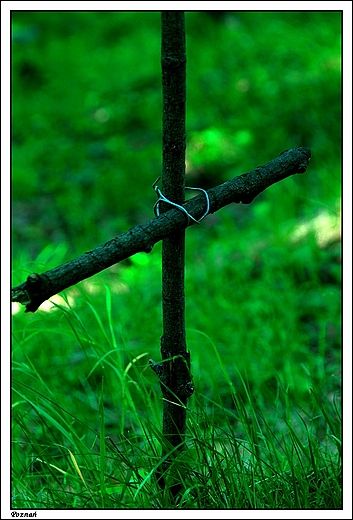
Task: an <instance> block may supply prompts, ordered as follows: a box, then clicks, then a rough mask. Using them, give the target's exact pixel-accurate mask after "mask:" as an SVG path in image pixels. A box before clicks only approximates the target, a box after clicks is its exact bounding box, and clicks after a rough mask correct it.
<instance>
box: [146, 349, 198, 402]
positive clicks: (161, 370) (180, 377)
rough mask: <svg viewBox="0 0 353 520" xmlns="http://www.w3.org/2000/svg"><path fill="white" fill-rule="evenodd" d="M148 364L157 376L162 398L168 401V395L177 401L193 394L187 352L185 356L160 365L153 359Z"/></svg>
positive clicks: (175, 357) (179, 356) (165, 361)
mask: <svg viewBox="0 0 353 520" xmlns="http://www.w3.org/2000/svg"><path fill="white" fill-rule="evenodd" d="M148 362H149V365H150V367H151V368H152V370H153V371H154V372H155V373H156V374H157V377H158V380H159V383H160V385H161V390H162V393H163V395H164V397H168V398H169V399H170V397H171V396H170V394H172V395H175V396H176V397H178V398H179V399H185V398H188V397H190V396H191V395H192V394H193V393H194V391H195V388H194V385H193V384H192V381H191V374H190V370H189V364H190V354H189V352H187V353H186V356H181V355H178V356H174V357H173V358H170V359H168V360H164V361H163V362H162V363H156V362H155V361H153V359H150V360H149V361H148ZM185 368H187V370H185Z"/></svg>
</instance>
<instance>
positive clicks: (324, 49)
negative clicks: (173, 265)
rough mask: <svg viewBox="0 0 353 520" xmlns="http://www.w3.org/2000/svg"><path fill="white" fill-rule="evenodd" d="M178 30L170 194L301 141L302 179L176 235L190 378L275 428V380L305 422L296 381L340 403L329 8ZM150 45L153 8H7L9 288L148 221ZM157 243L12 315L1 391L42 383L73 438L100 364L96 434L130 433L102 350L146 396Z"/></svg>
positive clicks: (337, 189)
mask: <svg viewBox="0 0 353 520" xmlns="http://www.w3.org/2000/svg"><path fill="white" fill-rule="evenodd" d="M186 35H187V185H190V186H195V187H202V188H205V189H208V188H210V187H212V186H216V185H217V184H219V183H221V182H224V181H225V180H227V179H230V178H232V177H234V176H235V175H238V174H241V173H244V172H246V171H250V170H252V169H254V168H255V167H256V166H258V165H261V164H264V163H266V162H268V161H269V160H271V159H272V158H274V157H276V156H277V155H278V154H279V153H280V152H282V151H283V150H285V149H289V148H292V147H296V146H306V147H309V148H310V149H311V151H312V159H311V162H310V164H309V168H308V170H307V172H306V173H305V174H304V175H300V176H299V175H298V176H292V177H291V178H288V179H286V180H285V181H282V182H281V183H278V184H276V185H274V186H272V187H271V188H269V189H268V190H266V192H265V193H263V194H261V195H259V196H258V197H257V198H256V199H255V200H254V202H253V203H252V204H251V205H249V206H245V205H244V206H242V205H237V206H236V205H233V206H229V207H227V208H224V209H222V210H221V211H219V212H218V213H217V214H215V215H211V216H209V217H207V219H205V221H203V222H202V224H201V226H193V227H192V228H191V229H189V230H188V231H187V245H186V302H187V303H186V323H187V338H188V347H189V349H190V351H191V360H192V371H193V375H194V382H195V387H196V390H197V392H198V395H199V396H203V398H204V399H206V400H207V399H211V400H212V401H213V402H218V403H219V402H221V403H222V406H225V407H229V408H230V409H232V408H233V406H234V404H233V402H232V398H231V395H230V392H229V381H231V382H232V385H234V388H236V390H237V392H239V393H240V394H241V395H245V394H246V391H245V390H244V385H243V383H242V381H241V378H243V380H244V381H246V385H247V388H248V389H249V391H250V392H251V393H252V395H254V396H256V399H258V400H259V402H260V401H261V402H262V403H263V406H264V409H265V410H266V413H267V414H268V418H269V420H270V418H271V417H272V419H273V422H274V424H277V425H278V428H279V429H281V428H282V427H281V426H280V425H279V424H280V423H279V422H278V418H277V415H273V406H274V403H275V402H278V401H276V399H278V395H279V389H282V390H283V391H285V395H286V396H287V397H288V398H290V403H291V405H290V406H291V407H292V408H293V409H294V408H295V407H299V408H300V409H302V410H305V414H306V415H307V417H311V418H312V420H313V421H314V419H313V417H315V416H316V417H318V416H319V412H318V410H317V408H316V407H315V406H314V405H313V403H312V402H311V400H310V399H309V397H308V396H309V391H310V388H313V387H315V388H316V389H317V391H318V393H319V395H320V396H321V397H322V399H323V400H324V401H325V402H326V401H327V402H328V403H332V402H333V401H334V400H335V399H337V398H338V399H339V396H340V373H341V355H340V348H341V246H340V197H341V146H342V143H341V117H342V114H341V13H340V12H329V11H325V12H290V11H289V12H288V11H286V12H283V11H281V12H227V11H223V12H221V11H220V12H218V11H212V12H211V11H210V12H187V13H186ZM160 47H161V45H160V13H157V12H146V13H138V12H96V13H94V12H66V13H65V12H20V11H18V12H13V13H12V211H13V225H12V231H13V239H12V254H13V286H15V285H17V284H19V283H22V282H23V281H24V280H25V278H26V277H27V276H28V274H29V273H30V272H39V273H40V272H44V271H45V270H47V269H49V268H52V267H55V266H56V265H58V264H60V263H63V262H65V261H68V260H70V259H72V258H74V257H75V256H78V255H80V254H82V253H83V252H85V251H87V250H90V249H94V248H95V247H96V246H98V245H100V244H101V243H104V242H106V241H107V240H109V239H111V238H113V237H114V236H116V235H119V234H120V233H122V232H124V231H126V230H127V229H129V228H130V227H132V226H134V225H136V224H139V223H143V222H145V221H146V220H149V219H150V218H152V217H153V204H154V202H155V200H156V197H155V193H154V191H153V189H152V184H153V182H154V181H155V180H156V178H157V177H158V176H159V175H160V172H161V110H162V104H161V98H162V91H161V69H160ZM160 253H161V247H160V244H157V245H156V246H155V247H154V249H153V251H152V253H150V254H149V255H146V254H144V253H141V254H138V255H135V256H134V257H132V258H131V259H129V260H127V261H124V262H122V263H121V264H118V265H117V266H114V267H112V268H111V269H108V270H106V271H105V272H103V273H101V274H99V275H96V276H95V277H93V278H92V279H91V280H88V281H86V282H81V283H80V284H78V286H77V287H75V288H71V289H68V290H67V291H65V295H64V297H65V298H66V301H67V302H69V305H70V308H71V310H70V311H68V312H65V311H63V310H62V309H61V310H60V309H55V308H51V309H49V307H45V306H43V307H41V309H40V310H39V311H38V312H37V313H35V314H34V315H31V314H29V315H28V314H24V312H23V308H20V306H15V307H14V315H13V338H14V340H13V359H14V374H15V376H16V377H15V376H14V377H15V380H16V381H19V383H15V388H17V389H18V388H21V389H22V386H23V385H26V388H27V390H26V392H27V394H26V395H27V398H28V396H32V392H42V393H43V394H45V395H47V393H48V391H50V392H51V395H52V397H53V399H54V397H55V401H56V402H60V403H61V405H62V406H63V407H64V408H65V409H66V410H67V411H68V412H70V413H74V414H75V416H76V417H77V419H78V420H79V421H78V423H77V424H76V426H75V427H77V431H78V433H79V434H82V435H83V434H84V432H85V431H86V430H85V426H84V425H86V426H87V425H90V427H93V428H95V427H97V428H98V422H97V421H98V418H97V404H96V395H97V392H98V388H100V385H101V381H102V375H104V377H105V381H106V383H105V384H106V385H107V386H108V387H109V392H108V395H109V397H108V396H107V397H106V402H105V406H106V415H107V416H108V417H109V421H108V422H107V424H106V428H107V431H108V432H109V433H111V434H114V432H116V431H117V429H118V430H119V431H121V432H122V433H125V434H126V435H128V432H129V431H131V430H133V431H134V432H138V434H140V433H141V430H140V427H139V426H137V425H136V420H135V418H134V415H133V414H132V413H131V411H130V412H129V406H128V405H126V407H125V408H124V406H125V405H124V406H122V405H121V402H122V401H123V397H122V396H123V395H124V388H123V385H122V386H121V387H120V385H119V384H116V371H115V370H113V368H112V366H110V364H109V363H107V362H106V360H107V359H108V360H109V359H110V357H109V356H110V354H108V353H109V352H110V351H111V349H115V350H117V352H118V361H117V364H118V366H119V367H120V369H119V370H124V369H126V367H127V366H129V362H131V360H133V359H134V360H135V363H134V367H136V370H137V372H138V373H139V374H140V375H141V374H143V377H144V378H145V380H144V381H145V383H144V384H146V385H147V386H148V388H152V389H154V390H155V391H156V395H159V387H158V382H157V381H156V377H155V375H154V373H153V372H152V371H151V370H150V369H148V363H147V360H148V357H152V358H153V359H155V360H158V359H159V358H160V353H159V337H160V335H161V333H162V317H161V272H160V271H161V267H160ZM58 301H59V300H57V302H58ZM59 303H60V304H64V300H60V301H59ZM107 355H108V357H105V356H107ZM104 360H105V361H104ZM220 360H221V361H222V362H221V363H220ZM222 367H223V368H222ZM224 370H226V372H227V376H226V377H225V376H224ZM140 375H139V376H137V375H136V377H137V379H136V380H139V377H140ZM240 375H241V377H240ZM132 377H133V376H132ZM134 377H135V376H134ZM131 392H132V396H133V401H134V403H135V406H136V409H137V410H138V413H139V414H140V417H146V418H147V417H148V416H149V413H150V411H149V410H146V409H145V408H144V404H143V402H142V401H143V400H142V399H141V398H140V394H139V389H138V386H136V388H135V387H134V388H133V389H132V390H131ZM33 395H34V394H33ZM192 399H195V397H193V398H192ZM190 402H191V405H190V406H191V407H192V406H193V404H192V403H193V401H192V400H191V401H190ZM14 403H15V405H16V410H17V411H20V412H21V414H24V415H26V411H25V408H24V409H23V410H22V408H21V407H22V406H23V404H21V401H17V397H16V398H15V401H14ZM125 404H126V403H125ZM130 404H131V403H130ZM155 406H156V408H157V409H159V408H158V407H159V406H160V402H159V401H158V398H157V400H156V402H155ZM207 406H209V407H210V408H209V409H210V410H211V408H212V407H211V404H208V405H207ZM217 410H218V409H215V410H213V411H212V416H216V417H218V415H217V414H219V417H218V420H219V421H222V420H223V419H221V413H220V412H219V411H217ZM210 413H211V412H210ZM315 414H316V415H315ZM21 417H22V416H21ZM26 417H27V420H28V424H29V425H30V426H29V429H30V431H31V432H32V433H33V434H34V435H35V437H36V438H40V437H41V435H44V434H43V432H42V430H41V427H40V425H39V423H38V421H37V420H36V419H35V417H32V416H31V414H29V415H28V416H26ZM80 421H81V422H80ZM315 421H316V422H315ZM315 421H314V422H315V425H316V426H315V428H317V430H315V431H316V432H317V435H318V438H322V435H323V431H324V426H323V425H322V423H321V422H320V420H318V419H317V418H316V419H315ZM313 424H314V423H313ZM234 427H235V426H234ZM14 431H15V436H16V435H17V438H21V436H22V435H23V430H22V433H19V432H18V430H17V429H16V428H15V430H14ZM239 435H241V432H240V433H239ZM56 441H57V439H56ZM88 441H89V436H88ZM88 441H87V442H88ZM62 442H63V443H64V440H62ZM17 456H18V457H19V458H18V460H21V456H20V455H19V454H17V455H16V457H17ZM16 460H17V458H16ZM19 464H21V463H19Z"/></svg>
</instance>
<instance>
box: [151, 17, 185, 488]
mask: <svg viewBox="0 0 353 520" xmlns="http://www.w3.org/2000/svg"><path fill="white" fill-rule="evenodd" d="M184 18H185V17H184V12H183V11H164V12H162V86H163V166H162V192H163V194H164V196H165V197H166V198H167V199H169V200H171V201H172V202H175V203H177V204H180V205H181V204H183V202H184V192H185V149H186V133H185V102H186V51H185V22H184ZM168 209H170V206H168V204H166V203H163V204H162V203H161V211H162V212H163V211H166V210H168ZM185 218H187V217H186V216H185ZM184 270H185V230H182V231H178V232H175V233H174V234H173V235H172V236H169V237H168V238H165V239H164V240H163V244H162V305H163V336H162V338H161V354H162V363H158V364H157V363H153V362H152V363H151V366H152V368H153V369H154V370H155V372H156V373H157V375H158V377H159V379H160V382H161V389H162V393H163V398H164V400H163V437H164V439H165V440H166V441H167V442H166V443H165V444H164V446H163V455H166V454H167V453H168V452H169V448H170V449H172V448H177V450H176V451H178V450H180V449H182V448H183V442H184V440H185V431H186V408H185V406H186V402H187V398H188V397H189V396H190V395H191V394H192V392H193V387H192V383H191V375H190V355H189V353H188V352H187V350H186V334H185V293H184ZM174 403H175V404H174ZM164 469H166V466H165V465H164ZM160 481H161V483H162V484H163V482H164V480H163V479H160Z"/></svg>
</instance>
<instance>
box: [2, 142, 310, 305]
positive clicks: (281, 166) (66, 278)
mask: <svg viewBox="0 0 353 520" xmlns="http://www.w3.org/2000/svg"><path fill="white" fill-rule="evenodd" d="M310 157H311V151H310V150H309V148H304V147H299V148H292V149H290V150H285V151H284V152H282V153H281V154H280V155H279V156H278V157H276V158H275V159H272V160H271V161H270V162H268V163H266V164H264V165H263V166H258V167H257V168H255V169H254V170H252V171H250V172H248V173H243V174H242V175H238V176H237V177H234V178H233V179H231V180H229V181H226V182H224V183H223V184H220V185H219V186H216V187H214V188H211V189H210V190H208V191H207V194H208V197H209V201H210V208H209V213H210V214H211V213H215V212H216V211H219V210H220V209H221V208H223V207H224V206H227V205H229V204H232V203H235V204H239V203H243V204H250V203H251V202H252V201H253V200H254V198H255V197H256V196H257V195H259V194H260V193H262V192H263V191H264V190H265V189H266V188H269V187H270V186H272V185H273V184H275V183H277V182H279V181H281V180H283V179H286V178H287V177H289V176H291V175H294V174H297V173H300V174H302V173H304V172H305V171H306V169H307V167H308V164H309V161H310ZM183 207H184V208H185V209H186V210H187V212H188V213H189V214H190V215H192V216H193V217H194V218H195V219H196V220H198V219H200V218H201V217H202V216H203V215H204V213H205V209H206V201H205V196H204V194H200V195H198V196H197V197H194V198H193V199H190V200H188V201H187V202H185V203H184V204H183ZM193 225H195V222H194V221H193V220H190V221H189V222H188V219H187V218H186V215H185V214H184V213H183V212H181V211H180V210H178V209H177V208H172V209H169V210H168V211H165V212H164V213H162V214H161V215H160V216H159V217H156V218H153V219H151V220H148V221H147V222H145V223H144V224H139V225H138V226H135V227H133V228H131V229H129V230H128V231H126V232H125V233H123V234H121V235H119V236H117V237H115V238H113V239H111V240H109V242H106V243H105V244H102V245H100V246H98V247H97V248H95V249H93V250H92V251H88V252H86V253H84V254H83V255H81V256H79V257H78V258H75V259H73V260H71V261H69V262H67V263H65V264H62V265H60V266H58V267H55V268H53V269H50V270H49V271H46V272H44V273H42V274H37V273H32V274H30V275H29V276H28V278H27V280H26V281H25V282H23V283H22V284H20V285H18V286H17V287H14V288H13V289H12V291H11V300H12V301H13V302H19V303H21V304H23V305H25V306H26V312H35V311H36V310H37V309H38V307H39V306H40V305H41V304H42V303H43V302H45V301H46V300H48V299H49V298H50V297H51V296H54V295H55V294H58V293H59V292H61V291H63V290H65V289H67V288H68V287H71V286H72V285H75V284H77V283H79V282H81V281H82V280H85V279H86V278H89V277H91V276H93V275H95V274H97V273H99V272H100V271H103V270H104V269H107V268H108V267H111V266H112V265H114V264H117V263H119V262H121V261H122V260H125V259H126V258H129V257H130V256H132V255H135V254H136V253H139V252H145V253H150V252H151V251H152V249H153V246H154V244H156V243H157V242H159V241H160V240H163V239H164V238H166V237H168V236H170V235H172V234H173V233H175V232H177V231H181V230H183V229H185V228H187V227H189V226H193Z"/></svg>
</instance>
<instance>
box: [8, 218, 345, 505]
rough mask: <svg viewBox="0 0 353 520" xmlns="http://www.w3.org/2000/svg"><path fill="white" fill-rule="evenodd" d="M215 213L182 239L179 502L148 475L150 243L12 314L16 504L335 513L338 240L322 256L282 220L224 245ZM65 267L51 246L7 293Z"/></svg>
mask: <svg viewBox="0 0 353 520" xmlns="http://www.w3.org/2000/svg"><path fill="white" fill-rule="evenodd" d="M220 215H221V216H220V217H219V218H220V219H221V220H222V222H221V223H220V224H219V225H217V226H214V227H213V226H211V227H210V228H209V229H208V230H205V233H202V230H201V231H200V230H197V232H196V231H195V230H194V229H190V230H189V231H188V241H187V243H188V248H187V270H186V292H187V324H188V329H187V337H188V347H189V350H190V351H191V361H192V373H193V377H194V383H195V387H196V392H195V394H194V395H193V396H192V398H191V399H190V400H189V401H188V415H187V421H188V425H187V426H188V433H187V438H186V445H187V448H188V449H187V450H184V451H183V452H182V453H181V454H180V455H179V456H178V457H177V458H176V460H175V461H174V468H173V471H170V472H169V473H168V477H167V478H168V479H173V478H174V477H176V478H177V479H178V480H179V481H181V482H182V484H183V490H182V492H181V493H180V494H179V496H178V499H177V500H176V501H173V499H172V498H171V497H169V496H168V493H167V491H165V490H164V491H163V490H161V489H160V488H159V486H158V485H157V483H156V478H155V476H156V472H157V471H158V470H159V469H160V468H161V462H162V461H161V457H160V453H161V443H163V439H161V433H160V432H161V408H162V407H161V394H160V389H159V385H158V381H157V378H156V377H155V375H154V373H153V372H152V370H150V369H149V367H148V359H149V358H150V357H152V358H153V359H155V360H158V359H159V358H160V354H159V336H160V335H161V305H160V303H161V302H160V245H156V246H155V249H154V251H153V252H152V253H151V254H150V255H145V254H138V255H135V256H134V257H132V258H131V259H130V260H129V261H127V262H124V263H122V264H119V265H118V266H115V267H114V268H111V269H109V270H106V271H104V272H103V273H101V274H99V275H97V276H95V277H93V278H92V279H90V280H88V281H85V282H81V283H80V284H78V285H77V286H75V287H73V288H70V289H68V290H67V291H65V293H63V294H62V295H61V297H54V298H52V302H53V304H52V305H51V306H50V305H49V304H48V302H47V303H46V304H44V305H43V306H41V308H40V310H39V311H38V312H37V313H36V314H34V315H27V314H24V313H23V310H19V309H17V312H15V314H14V316H13V351H12V352H13V377H12V383H13V397H12V419H13V427H12V439H13V447H12V507H13V508H16V509H24V508H30V509H33V508H35V509H40V508H47V509H60V508H79V509H99V508H103V509H104V508H105V509H112V508H114V509H115V508H117V509H119V508H121V509H129V508H131V509H141V508H153V509H161V508H162V509H163V508H180V509H184V508H192V509H195V508H196V509H223V508H227V509H233V508H235V509H237V508H239V509H288V508H295V509H336V508H341V507H342V493H341V483H342V482H341V479H342V477H341V475H342V473H341V472H342V451H341V449H342V446H341V412H340V325H339V324H340V304H339V301H340V285H339V280H340V270H339V268H338V266H337V263H336V262H337V257H338V256H339V244H337V242H336V241H335V240H332V236H330V239H329V240H327V241H326V242H325V243H324V244H321V245H319V242H318V235H317V234H315V231H313V230H312V229H310V230H309V231H307V232H306V235H305V239H303V237H302V238H300V239H298V238H291V237H296V235H295V233H296V232H297V231H298V227H299V225H298V223H297V222H296V223H294V221H293V222H292V226H290V223H289V222H287V223H286V226H285V229H282V230H280V232H277V233H276V234H273V236H271V235H270V234H269V233H267V235H266V239H264V238H261V240H259V239H258V238H257V239H256V237H255V236H254V237H253V238H252V229H251V228H250V229H248V230H247V236H245V232H244V233H243V234H242V236H243V238H241V239H239V240H238V241H237V244H236V245H235V244H234V236H237V234H236V229H235V224H234V220H233V218H232V217H233V215H232V211H231V210H229V211H228V210H223V212H221V214H220ZM325 229H326V228H325ZM327 229H328V228H327ZM327 229H326V231H327ZM321 231H322V229H321ZM206 239H207V244H206V242H205V240H206ZM291 240H295V242H292V241H291ZM291 244H295V246H294V245H291ZM206 245H207V247H206ZM64 259H67V254H66V252H65V249H64V248H63V247H61V248H56V249H55V248H50V247H48V248H47V249H46V250H45V251H42V253H41V255H40V257H39V259H37V261H36V262H34V263H29V261H28V259H26V258H25V256H22V258H20V259H19V260H18V261H15V262H14V285H15V284H16V283H18V282H20V281H22V280H23V279H24V278H25V277H26V275H27V274H28V273H29V272H31V271H39V272H41V271H43V270H44V265H45V266H46V268H49V267H51V266H53V265H57V264H58V263H61V262H62V261H64ZM173 476H174V477H173ZM170 484H171V485H172V484H173V481H170Z"/></svg>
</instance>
